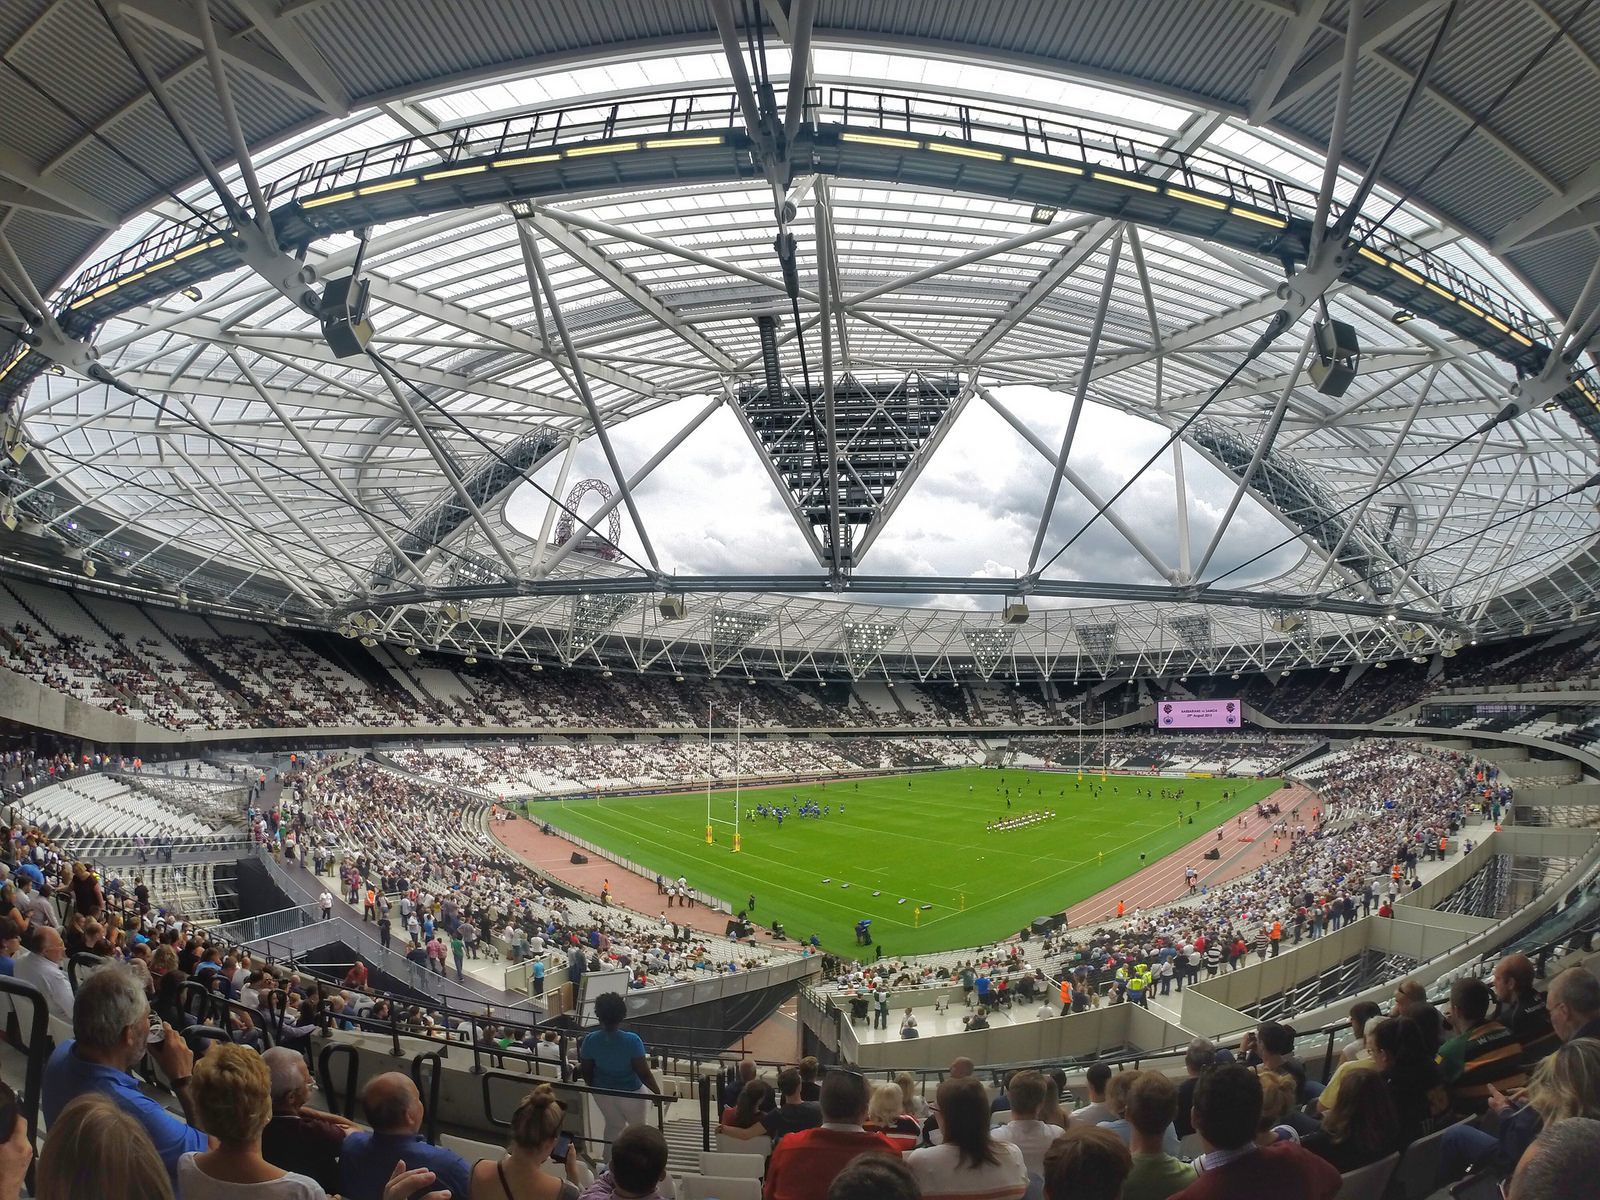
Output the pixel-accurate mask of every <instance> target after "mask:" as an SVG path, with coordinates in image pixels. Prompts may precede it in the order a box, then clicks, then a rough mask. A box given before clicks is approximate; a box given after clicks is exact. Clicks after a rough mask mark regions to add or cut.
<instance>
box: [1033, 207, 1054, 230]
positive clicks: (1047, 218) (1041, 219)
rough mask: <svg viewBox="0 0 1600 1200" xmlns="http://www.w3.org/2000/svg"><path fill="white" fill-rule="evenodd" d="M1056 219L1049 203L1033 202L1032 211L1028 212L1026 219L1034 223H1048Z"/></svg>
mask: <svg viewBox="0 0 1600 1200" xmlns="http://www.w3.org/2000/svg"><path fill="white" fill-rule="evenodd" d="M1055 219H1056V210H1055V208H1054V207H1053V206H1052V205H1049V204H1035V205H1034V206H1033V211H1032V212H1031V213H1029V214H1028V220H1030V221H1032V222H1033V223H1034V224H1035V225H1048V224H1050V222H1051V221H1054V220H1055Z"/></svg>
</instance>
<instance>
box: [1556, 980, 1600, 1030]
mask: <svg viewBox="0 0 1600 1200" xmlns="http://www.w3.org/2000/svg"><path fill="white" fill-rule="evenodd" d="M1545 1008H1546V1009H1547V1010H1548V1011H1549V1013H1550V1024H1551V1025H1553V1026H1554V1027H1555V1031H1556V1036H1557V1037H1559V1038H1560V1039H1561V1040H1562V1041H1563V1042H1570V1041H1574V1040H1576V1039H1578V1038H1600V979H1597V978H1595V976H1594V973H1593V972H1592V971H1589V970H1588V969H1587V968H1584V967H1568V968H1567V969H1566V970H1565V971H1563V972H1561V974H1559V975H1557V976H1556V977H1555V978H1554V979H1552V980H1551V981H1550V990H1549V991H1548V992H1547V993H1546V995H1545Z"/></svg>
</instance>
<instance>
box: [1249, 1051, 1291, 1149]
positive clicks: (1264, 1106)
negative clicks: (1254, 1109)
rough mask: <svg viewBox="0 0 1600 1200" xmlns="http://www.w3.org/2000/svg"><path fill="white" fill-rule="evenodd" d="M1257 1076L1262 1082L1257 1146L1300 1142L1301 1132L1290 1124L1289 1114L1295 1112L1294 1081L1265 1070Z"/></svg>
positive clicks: (1260, 1071) (1286, 1076) (1257, 1073)
mask: <svg viewBox="0 0 1600 1200" xmlns="http://www.w3.org/2000/svg"><path fill="white" fill-rule="evenodd" d="M1256 1075H1257V1076H1258V1077H1259V1078H1260V1080H1261V1123H1260V1124H1259V1125H1258V1126H1257V1127H1256V1129H1257V1133H1256V1145H1258V1146H1272V1145H1276V1144H1277V1143H1278V1142H1298V1141H1299V1140H1300V1133H1299V1131H1298V1130H1296V1129H1295V1127H1294V1126H1293V1125H1290V1124H1288V1120H1289V1114H1290V1113H1291V1112H1292V1111H1293V1110H1294V1096H1295V1085H1294V1080H1293V1079H1292V1078H1291V1077H1290V1076H1288V1075H1280V1074H1278V1072H1276V1071H1269V1070H1265V1069H1262V1070H1258V1071H1257V1072H1256Z"/></svg>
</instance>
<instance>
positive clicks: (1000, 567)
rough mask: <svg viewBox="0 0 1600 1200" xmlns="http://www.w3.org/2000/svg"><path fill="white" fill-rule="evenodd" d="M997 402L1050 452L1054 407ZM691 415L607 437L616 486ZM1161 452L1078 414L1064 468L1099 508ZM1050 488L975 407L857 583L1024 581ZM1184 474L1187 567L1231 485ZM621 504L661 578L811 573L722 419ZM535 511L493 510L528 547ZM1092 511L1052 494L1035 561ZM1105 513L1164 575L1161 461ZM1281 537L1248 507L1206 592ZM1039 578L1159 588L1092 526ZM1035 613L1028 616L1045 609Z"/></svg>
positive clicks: (1193, 456) (808, 559)
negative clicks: (618, 472)
mask: <svg viewBox="0 0 1600 1200" xmlns="http://www.w3.org/2000/svg"><path fill="white" fill-rule="evenodd" d="M996 395H997V397H998V398H999V399H1000V400H1001V401H1002V402H1003V403H1004V404H1005V405H1006V406H1007V407H1008V408H1009V409H1011V411H1012V412H1013V413H1015V414H1016V415H1017V417H1018V418H1020V419H1021V420H1022V421H1023V422H1024V423H1026V424H1027V425H1028V426H1029V427H1030V428H1031V429H1033V430H1034V431H1035V433H1037V434H1038V436H1039V437H1041V438H1042V439H1043V440H1044V441H1045V443H1046V444H1048V445H1050V446H1052V447H1059V446H1060V443H1061V437H1062V434H1063V432H1064V431H1065V428H1066V422H1067V417H1068V413H1069V411H1070V407H1071V397H1070V396H1069V395H1066V394H1063V393H1060V392H1055V391H1051V390H1048V389H1045V388H1040V387H1032V386H1016V387H1006V388H998V389H996ZM703 404H704V400H703V399H698V398H697V399H687V400H682V401H678V402H676V403H674V404H670V405H666V406H663V407H662V408H659V409H657V410H655V411H653V412H650V413H647V414H645V415H644V416H641V417H637V418H634V419H633V420H631V421H628V422H626V423H625V424H623V425H620V426H617V427H616V428H614V429H613V430H611V439H612V443H613V446H614V448H615V450H616V453H617V458H618V461H619V462H620V464H621V466H622V469H623V471H624V473H627V474H631V473H632V472H633V471H634V470H636V469H637V468H638V467H639V466H640V465H641V464H642V463H644V462H645V461H646V460H647V459H648V458H649V457H650V456H651V455H652V454H653V453H655V451H656V450H657V448H658V447H659V446H660V445H661V444H662V443H663V442H664V441H666V440H667V439H669V438H670V437H672V436H673V434H675V433H676V432H677V431H678V430H679V429H681V428H682V427H683V426H684V425H685V424H686V423H687V422H688V421H689V419H690V418H691V417H692V416H693V415H694V413H695V412H696V411H698V410H699V409H700V408H701V407H702V406H703ZM1166 436H1167V434H1166V430H1164V429H1162V428H1161V427H1159V426H1157V425H1154V424H1152V423H1150V422H1147V421H1145V420H1143V419H1142V418H1138V417H1132V416H1129V415H1127V414H1125V413H1122V412H1120V411H1117V410H1115V409H1112V408H1109V407H1106V406H1102V405H1098V404H1093V403H1091V404H1087V405H1085V407H1084V412H1083V416H1082V418H1081V420H1080V422H1079V426H1078V433H1077V437H1076V440H1075V443H1074V445H1073V448H1072V452H1071V454H1070V455H1069V458H1068V461H1069V463H1070V464H1071V466H1072V467H1073V469H1074V470H1075V471H1077V472H1078V473H1079V474H1081V475H1082V476H1083V477H1084V478H1085V480H1086V481H1087V482H1088V483H1089V484H1090V485H1091V486H1093V487H1094V488H1096V489H1097V490H1098V491H1099V493H1100V495H1101V496H1102V497H1107V496H1110V495H1111V494H1112V493H1113V492H1115V491H1116V489H1117V488H1119V487H1120V486H1122V485H1123V484H1124V483H1125V482H1127V480H1128V478H1129V477H1130V476H1131V475H1132V474H1133V473H1134V472H1135V471H1137V470H1138V468H1139V467H1140V466H1141V465H1142V464H1143V463H1144V462H1145V460H1146V459H1147V458H1149V457H1150V455H1151V454H1152V453H1154V452H1155V450H1156V448H1157V447H1158V446H1160V445H1161V443H1162V441H1163V440H1164V439H1165V437H1166ZM1051 473H1052V469H1051V466H1050V464H1049V463H1048V462H1046V461H1045V459H1044V457H1043V456H1042V455H1040V454H1039V452H1038V451H1037V450H1036V449H1035V448H1034V447H1033V446H1031V445H1030V444H1028V443H1027V442H1026V441H1024V440H1023V438H1022V437H1021V436H1020V435H1019V434H1018V433H1017V432H1016V431H1015V430H1014V429H1012V428H1011V426H1010V425H1009V424H1007V423H1006V422H1005V421H1004V420H1003V419H1002V418H1001V417H1000V416H999V414H998V413H996V412H995V411H994V410H993V409H992V408H990V407H989V406H988V405H987V404H985V403H983V402H982V401H981V400H978V399H974V400H973V401H972V403H970V404H969V405H968V406H967V408H966V410H965V411H964V412H963V413H962V414H961V415H960V416H959V417H958V418H957V420H956V424H955V425H954V426H953V427H952V429H951V430H950V433H949V434H948V435H947V436H946V438H945V441H944V444H943V445H942V446H941V447H940V448H939V450H938V452H937V453H936V454H935V455H934V456H933V458H932V460H931V461H930V462H929V464H928V466H927V469H926V470H925V471H924V472H923V473H922V475H921V477H920V478H919V479H917V481H916V482H915V484H913V485H912V487H911V489H910V491H909V493H908V494H907V496H906V498H905V499H904V501H903V502H902V503H901V505H900V508H899V509H898V511H897V512H896V513H895V514H894V516H893V517H892V518H891V520H890V521H889V523H888V525H887V526H886V527H885V528H884V530H883V532H882V533H881V534H880V535H879V537H878V540H877V542H876V543H875V544H874V545H873V546H872V548H871V550H870V552H869V553H868V554H867V556H866V557H865V558H864V559H863V560H862V561H861V562H860V563H859V564H858V565H857V569H858V570H859V571H862V572H865V573H870V574H885V575H912V576H938V575H953V576H981V577H1014V576H1018V575H1021V574H1024V573H1026V571H1027V568H1028V556H1029V552H1030V550H1031V548H1032V545H1033V539H1034V536H1035V532H1036V530H1037V527H1038V522H1039V517H1040V511H1041V509H1042V507H1043V505H1044V501H1045V499H1046V496H1047V494H1048V490H1049V486H1050V477H1051ZM1184 473H1185V477H1186V482H1187V484H1188V490H1189V522H1190V534H1189V536H1190V543H1191V546H1192V548H1193V549H1192V554H1193V557H1194V559H1195V561H1198V560H1199V558H1200V556H1201V555H1202V554H1203V553H1204V550H1205V547H1206V545H1207V544H1208V543H1209V541H1210V539H1211V537H1212V535H1213V533H1214V531H1215V529H1216V526H1217V521H1218V519H1219V518H1220V517H1221V515H1222V513H1223V512H1224V511H1225V510H1226V508H1227V505H1228V502H1229V500H1230V499H1231V497H1232V495H1233V488H1234V484H1233V482H1232V481H1231V480H1230V479H1229V478H1227V477H1226V476H1224V475H1223V474H1222V473H1221V472H1220V471H1218V470H1216V468H1214V467H1212V466H1211V465H1210V464H1209V463H1207V462H1206V461H1205V460H1204V459H1203V458H1201V457H1200V456H1199V455H1198V454H1197V453H1195V452H1194V451H1192V450H1191V451H1187V452H1186V453H1185V456H1184ZM557 475H558V463H557V462H552V463H550V464H548V465H547V466H546V467H545V468H544V469H543V470H542V471H540V472H539V473H538V474H537V475H536V476H535V479H536V481H537V482H538V483H539V484H540V485H542V486H543V487H545V488H547V489H553V488H554V487H555V484H556V480H557ZM586 478H595V479H600V480H602V481H604V482H606V483H607V484H610V483H611V482H612V480H611V474H610V471H609V470H608V469H607V466H606V461H605V456H604V453H603V451H602V449H601V447H600V444H599V441H598V439H595V438H590V439H588V440H587V441H586V442H584V443H583V444H582V445H581V446H580V447H579V450H578V457H577V460H576V461H575V463H574V464H573V468H572V472H571V475H570V477H569V480H568V489H569V490H570V488H571V486H572V484H573V483H575V482H576V481H578V480H580V479H586ZM635 498H636V501H637V503H638V507H639V510H640V515H641V517H642V519H643V521H644V524H645V528H646V530H647V532H648V534H649V537H650V540H651V542H652V544H653V545H654V546H655V549H656V553H657V555H658V557H659V559H660V561H661V565H662V567H663V569H664V570H667V571H678V572H681V573H684V574H707V575H710V574H752V573H779V572H814V571H817V570H819V568H818V566H817V562H816V560H815V558H814V557H813V556H812V555H811V552H810V550H809V549H808V548H807V546H806V544H805V542H804V540H803V539H802V537H801V535H800V531H799V529H798V528H797V527H796V525H795V523H794V520H793V518H792V517H791V516H790V515H789V512H788V510H787V509H786V508H785V507H784V505H783V503H782V501H781V500H780V499H779V498H778V494H777V491H776V488H775V486H774V484H773V483H772V481H771V478H770V477H769V476H768V474H767V472H766V470H765V469H764V468H763V467H762V465H761V462H760V460H759V458H758V457H757V454H756V451H755V449H754V448H753V447H752V446H751V444H750V442H749V440H748V439H747V438H746V437H745V434H744V431H743V429H742V428H741V427H740V425H739V422H738V420H737V419H736V418H735V416H734V414H733V413H732V412H730V411H729V410H728V409H726V408H722V409H719V410H718V411H717V412H716V413H714V414H713V415H712V416H711V417H710V418H708V419H707V421H706V422H705V424H704V425H702V426H701V427H700V428H699V429H698V430H696V431H695V433H694V434H692V435H691V436H690V437H689V439H688V440H687V441H685V442H684V444H683V445H682V446H680V447H679V448H678V449H677V450H676V451H675V452H674V453H673V454H672V455H671V456H670V457H669V458H668V459H667V460H666V461H665V462H664V463H663V464H662V465H661V466H660V467H659V468H658V469H657V470H656V472H655V473H654V474H653V475H652V476H650V478H648V479H647V480H646V481H645V482H644V483H643V484H642V485H641V486H640V487H639V488H638V489H637V490H636V492H635ZM563 499H564V497H563ZM599 503H600V501H599V498H598V497H597V496H595V495H594V494H592V493H591V494H590V495H589V496H588V497H586V498H585V499H584V500H583V501H582V502H581V503H580V505H579V511H580V512H581V513H583V514H588V513H590V512H592V511H594V509H595V508H597V507H598V506H599ZM545 505H546V501H545V498H544V497H543V496H542V495H540V494H539V492H538V491H537V489H535V488H534V487H533V486H531V485H529V484H524V485H523V486H522V487H521V488H519V489H518V490H517V491H516V492H515V493H513V495H512V496H511V498H510V500H509V501H508V502H507V505H506V517H507V519H508V520H509V521H510V522H511V524H512V525H513V526H515V527H516V528H518V529H520V530H522V531H523V532H524V533H525V534H527V535H528V536H530V537H536V536H537V535H538V532H539V527H540V524H541V522H542V520H543V518H544V512H545ZM1093 511H1094V508H1093V506H1092V505H1091V504H1089V503H1088V501H1086V500H1085V499H1084V498H1083V496H1081V495H1080V494H1079V493H1078V492H1077V491H1075V490H1074V489H1072V487H1071V486H1070V485H1068V484H1066V483H1063V484H1062V487H1061V492H1060V496H1059V498H1058V500H1057V503H1056V505H1055V510H1054V512H1053V514H1052V517H1051V520H1050V525H1049V528H1048V530H1047V532H1046V536H1045V540H1044V552H1043V555H1042V556H1041V560H1042V559H1044V558H1048V557H1049V556H1050V555H1052V554H1054V553H1055V551H1056V550H1057V549H1059V548H1060V547H1061V546H1062V545H1063V544H1064V543H1065V542H1066V541H1067V540H1068V539H1069V538H1070V537H1071V536H1072V535H1073V534H1074V533H1076V532H1077V531H1078V529H1079V528H1080V527H1081V526H1082V525H1083V523H1084V522H1085V521H1086V520H1088V519H1089V517H1090V515H1091V514H1092V513H1093ZM1113 511H1114V512H1116V513H1117V515H1118V516H1120V517H1122V518H1123V519H1124V520H1125V521H1126V522H1127V523H1128V524H1129V526H1131V527H1132V529H1133V530H1134V531H1135V532H1136V533H1137V534H1138V535H1139V536H1140V537H1142V538H1143V539H1144V540H1145V541H1146V542H1147V543H1148V545H1149V546H1150V548H1151V549H1153V550H1154V551H1155V552H1156V554H1157V555H1158V556H1159V557H1160V558H1161V559H1163V560H1164V561H1165V562H1166V563H1168V564H1169V565H1174V566H1175V565H1176V564H1177V563H1178V561H1179V552H1178V523H1177V517H1176V501H1175V488H1174V483H1173V467H1172V458H1171V452H1170V451H1168V452H1166V453H1164V454H1163V455H1162V457H1161V458H1160V459H1158V460H1157V462H1156V463H1155V464H1153V465H1152V466H1151V467H1150V469H1149V470H1148V471H1146V472H1145V473H1144V474H1143V475H1141V476H1140V477H1139V479H1138V481H1137V482H1136V483H1135V484H1134V485H1133V486H1132V487H1131V488H1130V489H1129V490H1128V492H1127V494H1126V495H1124V496H1123V497H1122V498H1121V499H1120V500H1118V501H1117V503H1116V505H1115V506H1114V509H1113ZM618 513H619V515H620V516H621V519H622V539H621V544H622V547H623V549H624V550H626V551H627V552H629V553H630V554H632V555H634V556H635V557H637V558H639V559H640V560H641V561H642V560H643V557H644V556H643V553H642V551H641V547H640V542H639V539H638V537H637V535H636V533H635V532H634V530H633V528H632V525H631V523H630V521H629V519H628V515H627V511H626V509H625V508H619V509H618ZM1285 537H1287V532H1286V530H1285V529H1284V527H1283V526H1282V524H1281V523H1280V522H1279V521H1278V520H1277V518H1275V517H1274V516H1273V515H1272V514H1270V513H1269V512H1267V511H1266V510H1265V509H1264V508H1262V507H1261V506H1260V505H1259V504H1257V503H1256V502H1255V501H1254V500H1253V499H1250V498H1248V497H1247V498H1246V500H1245V501H1244V503H1243V504H1241V505H1240V508H1239V511H1238V513H1237V515H1236V516H1235V517H1234V519H1233V521H1232V523H1231V524H1230V526H1229V529H1228V533H1227V535H1226V536H1225V537H1224V539H1223V541H1222V544H1221V545H1220V546H1219V547H1218V550H1217V554H1216V556H1215V557H1214V558H1213V560H1212V564H1211V567H1210V568H1209V570H1208V571H1207V578H1210V577H1212V576H1214V575H1217V574H1220V573H1221V572H1224V571H1227V570H1228V569H1229V568H1231V567H1233V566H1235V565H1236V564H1238V563H1240V562H1242V561H1244V560H1246V559H1249V558H1251V557H1253V556H1254V555H1256V554H1258V553H1259V552H1260V551H1262V550H1264V549H1266V548H1267V547H1269V546H1272V545H1274V544H1275V543H1277V542H1279V541H1281V540H1283V539H1284V538H1285ZM1298 554H1299V551H1298V550H1297V549H1296V548H1295V547H1294V546H1293V545H1290V546H1288V547H1284V548H1283V549H1281V550H1278V551H1276V552H1274V553H1273V554H1270V555H1268V556H1267V557H1266V558H1264V559H1263V560H1262V561H1261V562H1260V563H1257V564H1255V565H1254V566H1252V567H1251V568H1250V569H1249V570H1247V571H1241V572H1240V573H1239V574H1238V575H1236V576H1233V577H1232V578H1231V579H1230V580H1229V581H1228V584H1229V586H1239V585H1242V584H1248V583H1250V582H1252V581H1254V580H1260V579H1264V578H1270V577H1271V576H1273V575H1276V574H1278V573H1280V572H1281V571H1283V570H1286V569H1287V568H1288V567H1290V566H1291V565H1293V563H1294V562H1295V560H1296V558H1297V557H1298ZM1047 577H1051V578H1063V579H1082V580H1095V581H1118V582H1130V583H1161V582H1165V581H1164V580H1163V579H1162V578H1161V577H1160V576H1159V575H1158V574H1157V572H1156V571H1155V569H1154V568H1153V567H1152V566H1151V565H1150V564H1149V563H1147V562H1146V561H1145V560H1144V558H1142V557H1141V556H1140V555H1139V554H1138V553H1137V552H1136V551H1135V550H1134V548H1133V547H1132V546H1131V545H1130V544H1129V543H1128V542H1127V541H1126V540H1125V539H1124V538H1123V536H1122V535H1121V534H1120V533H1119V532H1118V531H1117V530H1116V529H1115V528H1113V527H1112V525H1111V524H1110V522H1108V521H1106V520H1105V519H1103V518H1102V519H1101V520H1099V521H1097V522H1095V524H1094V525H1093V527H1091V528H1090V530H1089V531H1088V533H1086V534H1084V536H1083V537H1081V538H1080V539H1079V540H1078V541H1077V542H1076V544H1074V546H1073V547H1072V549H1071V550H1070V551H1069V552H1068V553H1067V554H1065V555H1063V556H1062V557H1061V558H1060V559H1059V560H1058V561H1057V562H1056V564H1055V565H1054V566H1053V567H1052V568H1051V569H1050V570H1049V571H1048V572H1047ZM858 598H862V599H865V598H866V597H858ZM882 599H883V602H885V603H896V604H936V605H939V606H941V607H951V608H965V609H980V610H981V609H987V608H993V607H995V606H996V605H997V603H998V601H997V599H996V598H994V597H962V596H934V595H926V594H925V595H895V596H893V597H883V598H882ZM1038 603H1039V605H1040V606H1041V607H1043V606H1048V605H1049V604H1050V601H1048V600H1040V601H1039V602H1038ZM1057 603H1060V604H1067V603H1071V604H1082V603H1083V602H1082V601H1057Z"/></svg>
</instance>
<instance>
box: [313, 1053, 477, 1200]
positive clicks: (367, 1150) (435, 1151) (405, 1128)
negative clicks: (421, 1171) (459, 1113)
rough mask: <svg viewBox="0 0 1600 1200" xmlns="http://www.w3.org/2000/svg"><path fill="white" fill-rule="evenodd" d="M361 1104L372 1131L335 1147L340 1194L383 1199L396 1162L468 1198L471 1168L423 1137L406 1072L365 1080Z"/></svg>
mask: <svg viewBox="0 0 1600 1200" xmlns="http://www.w3.org/2000/svg"><path fill="white" fill-rule="evenodd" d="M361 1107H362V1109H363V1110H364V1111H365V1113H366V1117H367V1122H368V1123H369V1124H370V1125H371V1126H372V1132H371V1133H361V1132H357V1133H351V1134H347V1135H346V1136H345V1139H344V1145H343V1147H342V1148H341V1149H340V1151H339V1194H340V1195H341V1196H343V1197H344V1200H382V1196H383V1188H384V1185H385V1184H386V1183H388V1182H389V1176H390V1175H391V1174H392V1173H393V1171H394V1166H395V1164H396V1163H397V1162H400V1161H401V1160H404V1161H405V1164H406V1167H407V1169H408V1170H409V1169H415V1168H417V1167H425V1168H427V1169H428V1170H430V1171H432V1172H433V1173H434V1175H435V1176H437V1177H438V1186H439V1187H440V1188H444V1189H448V1190H449V1192H450V1195H451V1196H452V1197H453V1198H454V1200H467V1193H468V1192H469V1191H470V1190H471V1175H472V1169H471V1168H470V1167H469V1166H468V1165H467V1160H466V1159H464V1158H462V1157H461V1156H460V1155H459V1154H457V1153H456V1152H455V1151H453V1150H446V1149H445V1148H444V1147H442V1146H430V1145H429V1144H428V1143H427V1142H425V1141H423V1139H422V1134H421V1133H420V1132H419V1131H420V1130H421V1129H422V1097H421V1095H419V1094H418V1092H417V1085H416V1084H414V1083H412V1082H411V1077H410V1076H409V1075H402V1074H401V1073H400V1072H398V1071H390V1072H389V1073H388V1074H386V1075H379V1076H377V1077H375V1078H374V1079H372V1080H371V1081H370V1082H368V1084H367V1086H366V1090H365V1091H363V1092H362V1093H361Z"/></svg>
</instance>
